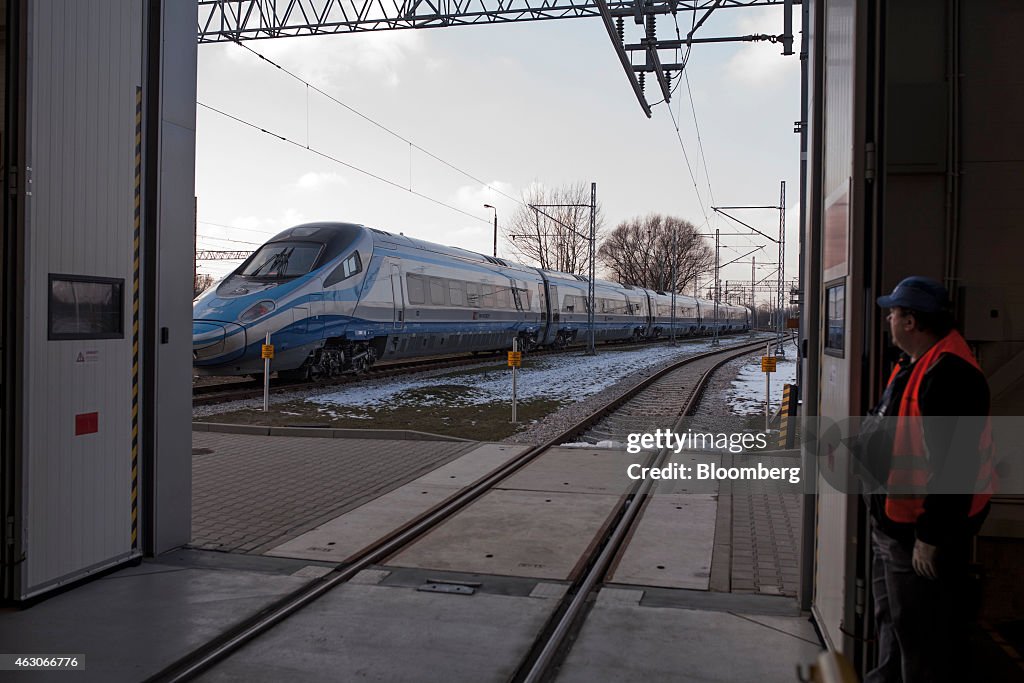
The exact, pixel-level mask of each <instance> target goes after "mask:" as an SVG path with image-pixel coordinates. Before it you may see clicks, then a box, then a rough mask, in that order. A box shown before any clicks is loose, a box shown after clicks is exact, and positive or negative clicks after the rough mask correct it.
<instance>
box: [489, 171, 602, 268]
mask: <svg viewBox="0 0 1024 683" xmlns="http://www.w3.org/2000/svg"><path fill="white" fill-rule="evenodd" d="M523 204H526V205H527V206H522V205H520V206H519V208H517V209H516V212H515V213H514V214H513V215H512V218H511V220H509V221H508V222H507V223H505V231H504V234H505V241H506V243H507V244H508V245H509V246H511V248H512V250H513V251H514V252H516V254H517V255H518V256H519V258H521V259H522V260H523V261H526V262H532V263H535V264H537V265H539V266H540V267H541V268H545V269H549V270H560V271H562V272H564V273H574V274H579V275H587V274H588V273H589V269H590V264H589V262H588V261H587V256H588V253H589V248H590V245H589V236H590V185H589V183H582V182H580V183H576V184H574V185H566V186H563V187H560V188H555V189H548V188H544V187H540V186H533V187H531V188H530V189H528V190H527V191H525V192H524V193H523ZM531 206H535V207H537V208H536V209H533V208H530V207H531ZM594 225H595V234H596V236H597V243H598V244H600V241H601V236H602V235H601V233H602V228H603V226H604V214H603V212H602V210H601V204H600V202H598V204H597V210H596V215H595V223H594Z"/></svg>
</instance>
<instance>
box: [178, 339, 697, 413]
mask: <svg viewBox="0 0 1024 683" xmlns="http://www.w3.org/2000/svg"><path fill="white" fill-rule="evenodd" d="M699 340H700V338H693V339H688V340H683V341H699ZM667 341H668V339H667V338H665V339H662V338H658V339H648V340H643V341H640V342H635V341H632V340H623V341H613V342H605V344H604V348H608V347H618V346H634V345H636V346H639V345H644V344H658V343H664V342H667ZM579 348H580V347H578V346H575V345H573V346H569V347H565V348H561V349H536V350H534V351H530V352H529V354H527V355H528V356H529V357H536V356H547V355H553V354H557V353H567V352H570V351H578V350H579ZM503 353H504V351H481V352H478V354H477V355H466V354H459V355H455V356H433V357H430V358H421V359H419V360H408V361H383V362H382V363H381V364H379V365H374V366H372V367H370V368H369V369H368V370H367V371H365V372H364V373H361V374H354V373H351V372H349V373H345V374H343V375H339V376H338V377H333V378H330V379H324V380H290V379H282V378H279V377H278V378H272V379H271V380H270V393H271V394H282V393H286V392H289V391H299V390H302V389H315V388H320V387H333V386H342V385H346V384H351V383H353V382H358V381H361V380H368V379H383V378H386V377H393V376H400V375H405V374H413V373H416V372H427V371H429V370H439V369H444V368H457V367H461V366H464V365H476V364H478V363H485V362H487V358H489V357H498V356H501V355H502V354H503ZM262 396H263V382H262V381H257V380H242V381H229V382H224V383H223V384H208V385H204V386H198V387H193V388H192V405H193V406H205V405H215V404H217V403H227V402H228V401H242V400H246V399H250V398H260V397H262Z"/></svg>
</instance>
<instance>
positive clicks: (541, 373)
mask: <svg viewBox="0 0 1024 683" xmlns="http://www.w3.org/2000/svg"><path fill="white" fill-rule="evenodd" d="M711 348H712V347H711V342H710V341H702V342H695V343H686V344H681V345H680V346H648V347H644V348H639V349H635V350H629V351H617V350H614V351H599V352H598V354H597V355H596V356H587V355H583V354H579V353H572V354H557V355H553V356H541V357H537V358H533V359H529V363H530V365H529V367H526V368H523V369H522V370H521V371H520V372H519V373H518V374H519V377H518V387H517V392H516V393H517V398H518V400H520V401H530V400H536V399H548V400H554V401H559V402H565V403H571V402H575V401H579V400H581V399H583V398H586V397H587V396H590V395H592V394H596V393H598V392H599V391H602V390H604V389H606V388H608V387H610V386H612V385H614V384H616V383H617V382H619V381H621V380H622V379H623V378H625V377H628V376H629V375H632V374H635V373H637V372H641V371H643V370H644V369H646V368H648V367H651V366H653V365H658V364H660V363H663V362H665V361H667V360H670V359H673V358H683V357H686V356H692V355H696V354H698V353H703V352H705V351H709V350H711ZM511 396H512V372H511V370H510V369H509V368H506V367H500V366H499V367H497V368H495V369H494V370H493V371H489V372H484V373H480V374H473V375H464V374H458V373H454V374H452V375H444V376H440V377H436V376H435V377H429V378H423V379H407V380H402V379H393V380H390V381H389V382H388V383H387V384H381V385H377V386H359V385H353V386H350V387H345V388H344V389H342V390H340V391H335V392H331V393H326V394H321V395H318V396H313V397H310V398H309V399H308V400H309V401H310V402H312V403H316V404H319V405H321V406H323V409H324V410H325V412H329V413H330V414H331V415H332V416H334V417H341V416H347V417H358V416H359V412H358V411H361V410H364V409H368V408H369V409H374V408H391V407H396V406H413V407H415V406H420V405H423V404H424V403H428V404H429V403H443V404H445V405H450V406H473V405H484V404H488V403H494V402H502V401H509V400H510V399H511Z"/></svg>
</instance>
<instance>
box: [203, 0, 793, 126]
mask: <svg viewBox="0 0 1024 683" xmlns="http://www.w3.org/2000/svg"><path fill="white" fill-rule="evenodd" d="M198 4H199V42H200V43H217V42H226V41H231V42H238V41H242V40H259V39H268V38H287V37H295V36H311V35H325V34H335V33H356V32H366V31H394V30H399V29H423V28H445V27H449V26H470V25H474V24H497V23H508V22H514V21H515V22H518V21H543V20H548V19H577V18H585V17H600V18H601V20H602V22H603V23H604V27H605V30H606V31H607V33H608V37H609V38H610V39H611V41H612V45H613V46H614V47H615V51H616V52H617V54H618V57H619V61H620V62H621V63H622V67H623V69H624V70H625V72H626V76H627V78H628V79H629V82H630V85H631V86H632V88H633V92H634V93H636V96H637V100H638V101H639V103H640V106H641V108H642V109H643V110H644V113H645V114H646V115H647V116H648V117H650V115H651V105H650V103H649V102H648V100H647V95H646V88H645V79H646V75H647V74H653V76H654V77H655V78H657V80H658V86H659V89H660V94H661V96H662V99H663V100H664V101H665V102H668V101H670V100H671V98H672V91H673V88H672V79H673V78H674V77H675V76H676V75H677V74H678V73H679V72H680V71H682V69H683V68H684V67H685V66H686V62H685V59H683V60H680V59H678V58H677V56H678V55H679V54H680V50H682V49H687V48H689V47H690V46H691V45H694V44H697V43H718V42H737V41H747V42H754V41H768V42H773V43H779V44H781V45H782V54H783V55H791V54H793V5H794V4H800V0H669V1H668V2H655V1H652V0H632V1H623V0H433V1H431V0H409V1H408V2H398V1H397V0H199V3H198ZM772 5H779V6H781V7H783V8H784V12H783V17H784V19H783V25H782V27H780V28H781V29H782V32H781V33H779V34H777V35H772V34H753V35H745V36H718V37H700V36H697V35H695V34H696V33H697V31H698V30H699V29H700V28H701V27H702V26H703V25H704V23H705V22H706V21H707V19H708V18H709V17H710V16H711V14H712V13H713V12H715V11H718V10H725V9H736V8H747V7H766V6H772ZM686 13H692V15H691V16H690V19H691V21H690V22H689V30H688V32H687V33H686V35H685V37H684V36H683V34H682V33H681V30H682V29H681V28H680V27H679V23H678V18H679V15H680V14H684V16H685V15H686ZM666 15H668V16H671V17H672V18H673V27H674V29H675V30H674V31H673V33H674V34H675V35H674V36H673V37H672V38H671V39H661V38H659V37H658V27H657V19H658V17H659V16H666ZM627 25H631V26H633V27H639V29H637V28H631V30H633V31H635V30H640V31H641V32H642V37H641V38H639V39H638V40H637V41H636V42H632V43H627V42H626V26H627Z"/></svg>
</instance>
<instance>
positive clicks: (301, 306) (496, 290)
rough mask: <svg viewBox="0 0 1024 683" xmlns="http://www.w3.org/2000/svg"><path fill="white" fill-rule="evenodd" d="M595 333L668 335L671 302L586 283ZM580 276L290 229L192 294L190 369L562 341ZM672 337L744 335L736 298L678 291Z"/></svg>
mask: <svg viewBox="0 0 1024 683" xmlns="http://www.w3.org/2000/svg"><path fill="white" fill-rule="evenodd" d="M594 301H595V312H594V318H595V337H596V339H597V340H599V341H612V340H621V339H638V340H639V339H650V338H657V337H666V336H669V335H670V334H671V333H672V330H671V327H672V321H673V316H672V308H671V297H670V295H668V294H665V293H663V292H655V291H652V290H648V289H642V288H639V287H632V286H629V285H620V284H618V283H614V282H606V281H603V280H598V281H596V282H595V298H594ZM587 312H588V311H587V279H586V278H583V277H581V276H576V275H569V274H567V273H559V272H553V271H548V270H541V269H538V268H532V267H528V266H523V265H519V264H517V263H512V262H510V261H507V260H504V259H499V258H492V257H490V256H483V255H481V254H477V253H474V252H470V251H466V250H463V249H458V248H455V247H445V246H441V245H438V244H432V243H430V242H424V241H422V240H417V239H412V238H409V237H405V236H403V235H394V234H391V233H388V232H385V231H383V230H377V229H375V228H367V227H365V226H362V225H354V224H351V223H309V224H306V225H300V226H297V227H294V228H289V229H288V230H285V231H284V232H282V233H280V234H278V235H277V236H275V237H274V238H273V239H271V240H270V241H269V242H267V243H266V244H264V245H263V246H262V247H260V249H259V250H258V251H256V252H255V253H253V254H252V255H251V256H250V257H249V258H248V259H246V261H245V262H244V263H242V265H241V266H239V267H238V268H237V269H236V270H235V271H234V272H233V273H231V274H230V275H228V276H227V277H226V278H224V280H223V281H221V282H220V283H219V284H218V285H217V286H216V287H213V288H211V289H210V290H208V291H207V292H205V293H204V294H203V295H202V296H201V297H199V299H197V300H196V302H195V305H194V308H193V326H192V335H193V341H192V349H193V363H194V365H195V367H196V369H197V371H198V372H199V373H201V374H206V375H246V374H259V373H260V372H262V371H263V361H262V359H261V355H260V350H261V349H260V347H261V344H263V342H264V339H265V337H266V335H267V333H268V332H269V333H270V335H271V341H272V343H273V344H274V347H275V358H274V363H273V367H274V369H275V370H277V371H278V372H279V373H283V374H292V375H297V376H303V377H305V376H312V377H322V376H332V375H337V374H340V373H342V372H346V371H349V370H356V371H359V370H362V369H365V368H367V367H369V366H370V365H371V364H372V363H374V362H375V361H377V360H379V359H387V360H390V359H396V358H411V357H416V356H427V355H437V354H442V353H457V352H465V351H488V350H500V349H507V348H510V347H511V345H512V340H513V339H514V338H516V337H518V338H519V339H520V340H521V341H522V343H523V345H524V348H535V347H540V346H552V347H561V346H566V345H569V344H572V343H578V342H582V341H584V340H585V339H586V334H587ZM674 321H675V334H676V335H677V336H687V335H707V334H711V333H713V331H714V330H715V328H716V327H717V328H718V331H719V332H721V333H725V332H739V331H743V330H748V329H750V324H751V316H750V312H749V310H748V309H746V308H744V307H742V306H729V305H725V304H719V305H718V316H717V318H716V317H715V313H714V303H713V302H710V301H705V300H703V299H695V298H693V297H687V296H683V295H677V296H676V311H675V317H674Z"/></svg>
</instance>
